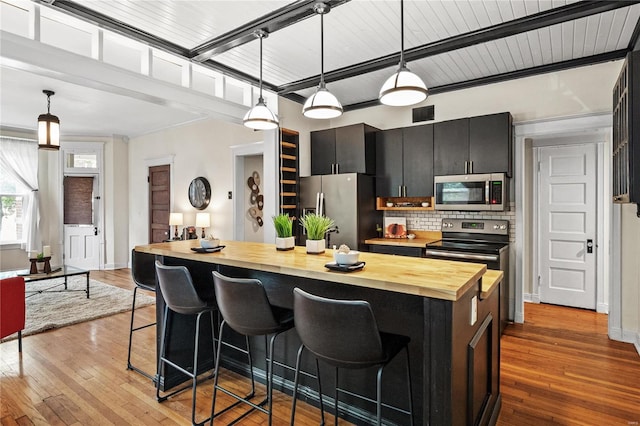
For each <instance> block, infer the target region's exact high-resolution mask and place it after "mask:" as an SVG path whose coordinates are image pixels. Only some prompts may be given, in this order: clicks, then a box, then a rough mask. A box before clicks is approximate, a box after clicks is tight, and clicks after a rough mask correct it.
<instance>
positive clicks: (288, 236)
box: [272, 213, 296, 250]
mask: <svg viewBox="0 0 640 426" xmlns="http://www.w3.org/2000/svg"><path fill="white" fill-rule="evenodd" d="M272 219H273V227H274V228H276V235H277V236H276V250H293V248H294V247H295V243H296V240H295V237H294V236H293V218H292V217H289V213H286V214H285V213H280V214H279V215H276V216H272Z"/></svg>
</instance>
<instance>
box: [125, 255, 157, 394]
mask: <svg viewBox="0 0 640 426" xmlns="http://www.w3.org/2000/svg"><path fill="white" fill-rule="evenodd" d="M153 262H154V257H153V256H149V255H144V254H140V253H136V251H135V249H133V250H131V277H132V278H133V282H134V283H135V285H136V287H135V288H134V289H133V303H132V306H131V325H130V327H129V350H128V351H127V370H133V371H136V372H138V373H140V374H142V375H143V376H145V377H147V378H149V379H151V380H152V381H153V382H154V383H155V381H156V380H157V377H156V374H151V373H147V372H146V371H144V370H142V369H140V368H138V367H136V366H134V365H133V364H132V363H131V342H132V341H133V332H134V331H138V330H142V329H145V328H148V327H152V326H154V325H156V323H155V322H152V323H149V324H144V325H141V326H138V327H135V328H134V327H133V318H134V315H135V312H136V295H137V294H138V290H144V291H149V292H153V293H154V295H155V293H156V275H155V274H156V273H155V268H154V265H153Z"/></svg>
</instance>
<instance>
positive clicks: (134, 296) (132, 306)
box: [127, 286, 138, 370]
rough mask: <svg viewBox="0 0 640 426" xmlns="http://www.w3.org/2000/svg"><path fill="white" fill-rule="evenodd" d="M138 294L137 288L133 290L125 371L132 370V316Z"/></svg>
mask: <svg viewBox="0 0 640 426" xmlns="http://www.w3.org/2000/svg"><path fill="white" fill-rule="evenodd" d="M137 294H138V286H136V287H135V288H134V289H133V303H132V304H131V324H130V326H129V350H128V351H127V370H133V366H132V365H131V341H132V340H133V316H134V314H135V312H136V295H137Z"/></svg>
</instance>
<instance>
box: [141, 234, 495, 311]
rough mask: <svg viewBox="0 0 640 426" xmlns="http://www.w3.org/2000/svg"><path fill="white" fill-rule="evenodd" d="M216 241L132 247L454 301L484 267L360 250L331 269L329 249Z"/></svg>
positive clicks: (155, 252)
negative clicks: (213, 247)
mask: <svg viewBox="0 0 640 426" xmlns="http://www.w3.org/2000/svg"><path fill="white" fill-rule="evenodd" d="M416 239H417V238H416ZM413 241H415V240H413ZM220 244H222V245H224V246H225V248H224V249H223V250H221V251H219V252H216V253H196V252H194V251H192V250H191V248H192V247H199V246H200V241H199V240H187V241H175V242H167V243H156V244H148V245H140V246H136V247H135V250H136V251H139V252H143V253H149V254H154V255H162V256H169V257H175V258H180V259H188V260H194V261H198V262H209V263H214V264H221V265H227V266H235V267H240V268H247V269H256V270H260V271H266V272H273V273H278V274H285V275H290V276H298V277H307V278H312V279H316V280H323V281H331V282H336V283H342V284H350V285H355V286H360V287H368V288H374V289H379V290H387V291H393V292H399V293H405V294H413V295H417V296H422V297H431V298H436V299H443V300H450V301H456V300H458V299H459V298H460V297H461V296H462V295H463V294H464V293H465V292H466V291H467V290H468V289H469V288H470V287H472V286H474V285H478V281H479V280H480V278H481V277H482V276H483V275H484V274H485V272H486V270H487V268H486V266H485V265H481V264H477V263H465V262H454V261H447V260H436V259H418V258H412V257H402V256H389V255H384V254H377V253H364V252H363V253H360V261H364V262H366V265H365V267H364V268H363V269H362V270H359V271H355V272H349V273H345V272H334V271H330V270H329V269H327V268H325V266H324V265H325V264H326V263H329V262H332V261H333V251H332V250H327V251H326V252H325V253H323V254H307V253H306V249H305V248H304V247H296V248H295V249H294V250H290V251H277V250H276V249H275V245H274V244H264V243H252V242H243V241H222V242H221V243H220Z"/></svg>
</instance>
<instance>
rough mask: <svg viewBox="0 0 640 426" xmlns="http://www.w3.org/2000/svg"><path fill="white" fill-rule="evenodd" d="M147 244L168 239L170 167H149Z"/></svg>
mask: <svg viewBox="0 0 640 426" xmlns="http://www.w3.org/2000/svg"><path fill="white" fill-rule="evenodd" d="M148 180H149V243H160V242H162V241H165V240H167V239H169V236H170V234H169V209H170V204H171V167H170V166H169V165H168V164H167V165H163V166H154V167H149V177H148Z"/></svg>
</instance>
